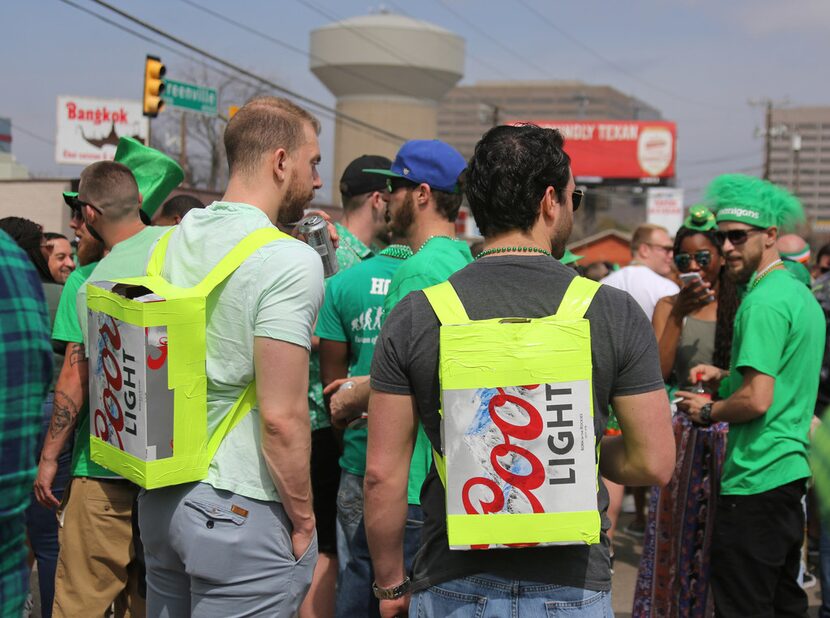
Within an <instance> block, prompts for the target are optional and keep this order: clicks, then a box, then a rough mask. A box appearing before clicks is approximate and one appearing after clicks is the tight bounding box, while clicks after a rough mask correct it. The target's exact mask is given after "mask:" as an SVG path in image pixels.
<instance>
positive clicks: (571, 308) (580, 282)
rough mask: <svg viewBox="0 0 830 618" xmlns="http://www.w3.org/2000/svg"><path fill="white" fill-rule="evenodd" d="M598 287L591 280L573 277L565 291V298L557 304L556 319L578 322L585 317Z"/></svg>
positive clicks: (597, 284)
mask: <svg viewBox="0 0 830 618" xmlns="http://www.w3.org/2000/svg"><path fill="white" fill-rule="evenodd" d="M599 286H600V284H599V283H597V282H596V281H592V280H591V279H587V278H585V277H574V279H573V281H571V284H570V285H569V286H568V289H567V290H565V297H564V298H563V299H562V302H561V303H560V304H559V309H558V310H557V312H556V317H557V318H563V319H566V320H568V319H570V320H578V319H581V318H583V317H585V312H586V311H588V307H589V306H590V305H591V301H592V300H594V295H595V294H596V293H597V290H599Z"/></svg>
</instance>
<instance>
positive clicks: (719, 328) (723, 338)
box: [674, 227, 741, 369]
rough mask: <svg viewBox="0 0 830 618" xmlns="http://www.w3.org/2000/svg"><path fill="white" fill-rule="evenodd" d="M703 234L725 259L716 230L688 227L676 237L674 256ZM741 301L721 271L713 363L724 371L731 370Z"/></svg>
mask: <svg viewBox="0 0 830 618" xmlns="http://www.w3.org/2000/svg"><path fill="white" fill-rule="evenodd" d="M697 234H701V235H702V236H704V237H705V238H706V239H707V240H708V241H709V242H710V243H712V244H713V245H714V246H715V248H717V250H718V254H719V255H720V256H721V257H723V245H722V244H721V242H720V241H719V240H718V237H717V234H715V230H708V231H705V232H701V231H700V230H694V229H692V228H688V227H681V228H680V229H679V230H677V235H676V236H675V237H674V254H675V255H677V254H678V253H680V245H681V244H682V242H683V240H684V239H686V238H690V237H691V236H695V235H697ZM740 302H741V300H740V297H739V296H738V289H737V288H736V287H735V282H734V281H733V280H732V278H731V277H730V276H729V275H728V274H727V272H726V267H723V268H721V269H720V275H718V314H717V319H716V324H715V352H714V354H713V355H712V363H713V364H714V365H715V366H716V367H721V368H722V369H728V368H729V361H730V358H731V356H732V331H733V327H734V325H735V314H736V313H737V312H738V305H739V304H740Z"/></svg>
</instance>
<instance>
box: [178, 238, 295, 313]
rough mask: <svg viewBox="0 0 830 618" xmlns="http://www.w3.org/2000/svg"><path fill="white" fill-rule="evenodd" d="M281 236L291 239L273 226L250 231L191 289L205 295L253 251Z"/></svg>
mask: <svg viewBox="0 0 830 618" xmlns="http://www.w3.org/2000/svg"><path fill="white" fill-rule="evenodd" d="M283 238H287V239H291V237H290V236H289V235H288V234H284V233H283V232H280V231H279V230H278V229H277V228H275V227H266V228H262V229H259V230H256V231H255V232H251V233H250V234H248V235H247V236H246V237H245V238H243V239H242V240H241V241H239V243H237V245H236V246H235V247H234V248H233V249H231V250H230V251H228V253H227V254H226V255H225V257H223V258H222V259H221V260H220V261H219V263H218V264H217V265H216V266H214V267H213V270H211V271H210V272H209V273H208V274H207V275H205V278H204V279H202V280H201V281H200V282H199V283H198V284H197V285H195V286H194V287H193V289H194V290H196V291H198V292H199V293H200V294H201V295H204V296H207V295H208V294H210V293H211V291H212V290H213V288H215V287H216V286H217V285H219V284H220V283H222V282H223V281H224V280H225V279H227V278H228V277H229V276H230V274H231V273H232V272H233V271H235V270H236V269H237V268H239V265H240V264H242V262H244V261H245V260H246V259H247V258H248V257H249V256H250V255H251V254H252V253H253V252H254V251H256V250H257V249H259V248H261V247H263V246H265V245H267V244H268V243H269V242H272V241H274V240H279V239H283ZM297 242H299V241H297Z"/></svg>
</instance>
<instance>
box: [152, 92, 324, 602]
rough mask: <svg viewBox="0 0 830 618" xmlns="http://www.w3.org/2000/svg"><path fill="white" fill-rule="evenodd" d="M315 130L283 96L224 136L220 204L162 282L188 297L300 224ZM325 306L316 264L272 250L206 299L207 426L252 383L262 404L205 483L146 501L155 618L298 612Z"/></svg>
mask: <svg viewBox="0 0 830 618" xmlns="http://www.w3.org/2000/svg"><path fill="white" fill-rule="evenodd" d="M319 128H320V125H319V123H318V122H317V120H316V119H315V118H314V117H313V116H312V115H311V114H309V113H308V112H307V111H305V110H304V109H302V108H300V107H298V106H297V105H295V104H293V103H291V102H290V101H288V100H286V99H279V98H276V97H258V98H255V99H252V100H251V101H249V102H248V103H247V104H246V105H245V106H244V107H242V108H241V109H240V110H239V111H238V112H237V113H236V114H235V115H234V117H233V118H232V119H231V120H230V122H229V123H228V126H227V128H226V129H225V134H224V142H225V150H226V153H227V159H228V167H229V180H228V187H227V190H226V191H225V195H224V196H223V198H222V199H221V200H220V201H218V202H214V203H213V204H211V205H210V206H208V207H207V208H205V209H203V210H193V211H191V212H190V213H188V215H187V217H185V218H184V220H183V221H182V223H181V224H180V225H179V226H178V227H177V228H176V229H175V231H174V232H173V233H172V234H171V236H170V240H169V245H168V248H167V253H166V256H165V260H164V267H163V269H162V276H163V277H164V278H165V279H166V280H167V281H169V282H170V283H172V284H173V285H177V286H182V287H191V286H194V285H196V284H197V283H199V282H200V281H201V280H202V279H203V278H204V277H205V275H207V273H208V272H209V271H210V270H211V269H213V268H214V267H215V266H216V264H217V263H218V262H219V261H220V260H221V259H222V258H223V257H224V256H225V255H226V254H227V253H228V252H229V251H231V250H232V249H233V248H234V247H236V246H237V245H238V244H239V243H240V242H241V241H242V240H243V239H244V238H246V237H247V236H248V235H249V234H251V233H252V232H255V231H257V230H260V229H263V228H268V227H270V226H273V225H276V224H281V225H283V226H288V225H290V224H292V223H294V222H296V221H297V220H298V219H300V218H301V217H302V215H303V210H304V208H305V207H306V205H307V204H308V203H309V202H310V201H311V200H312V198H313V197H314V191H315V190H316V189H319V188H320V187H321V186H322V182H321V180H320V176H319V174H318V173H317V165H318V164H319V162H320V149H319V145H318V142H317V133H318V131H319ZM322 301H323V266H322V262H321V260H320V256H319V255H318V254H317V253H316V252H315V251H314V250H313V249H312V248H310V247H309V246H308V245H306V244H305V243H302V242H299V241H297V240H294V239H290V238H283V239H280V240H275V241H273V242H270V243H268V244H266V245H264V246H263V247H262V248H260V249H258V250H257V251H255V252H254V253H253V254H252V255H251V256H250V257H248V258H247V259H246V260H245V261H244V262H243V263H242V264H241V265H240V266H239V268H238V269H236V270H235V271H234V272H233V273H232V274H231V275H230V276H229V277H228V278H227V279H226V280H225V281H224V283H223V284H222V285H221V286H220V287H218V288H217V290H216V292H215V293H214V294H212V295H211V296H210V297H209V299H208V301H207V302H208V307H209V309H208V314H207V316H208V318H207V333H206V340H207V364H206V368H207V422H208V428H209V431H211V430H213V429H215V428H216V427H217V425H219V423H220V422H221V420H222V419H223V418H225V417H226V416H227V415H228V414H229V413H230V412H231V410H232V408H233V405H234V402H235V401H236V400H237V399H238V397H239V395H240V394H241V393H242V392H243V390H244V389H245V388H246V387H247V386H248V385H249V384H250V383H251V382H252V381H253V379H254V376H255V375H256V398H257V405H256V406H255V407H253V409H252V410H251V411H250V412H249V413H248V414H247V415H246V416H244V418H242V420H241V421H240V422H239V423H238V424H237V425H236V426H235V427H234V428H233V429H232V430H231V431H230V432H229V433H228V434H227V436H226V437H225V438H224V439H223V441H222V443H221V445H220V446H219V449H218V451H217V452H216V455H215V456H214V458H213V460H212V462H211V464H210V466H209V469H208V474H207V477H206V478H205V479H204V480H203V481H201V482H194V483H186V484H182V485H174V486H170V487H163V488H160V489H152V490H149V491H147V492H146V493H143V494H142V495H141V497H140V498H139V525H140V528H141V536H142V541H143V543H144V549H145V557H146V561H147V607H148V613H149V614H150V615H152V616H191V615H193V616H241V615H245V616H292V615H294V613H295V612H296V611H297V609H298V607H299V605H300V603H301V601H302V599H303V597H304V596H305V594H306V592H307V591H308V588H309V585H310V584H311V579H312V573H313V570H314V565H315V563H316V561H317V540H316V534H315V519H314V511H313V509H312V494H311V481H310V470H309V458H310V450H311V439H310V434H311V432H310V426H309V413H308V399H307V397H308V359H309V350H310V349H311V336H312V328H313V325H314V320H315V318H316V316H317V312H318V310H319V308H320V305H321V303H322Z"/></svg>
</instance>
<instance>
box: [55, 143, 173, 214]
mask: <svg viewBox="0 0 830 618" xmlns="http://www.w3.org/2000/svg"><path fill="white" fill-rule="evenodd" d="M115 161H116V162H118V163H122V164H123V165H126V166H127V167H129V168H130V171H131V172H132V173H133V176H134V177H135V181H136V183H137V184H138V191H139V193H141V197H142V201H141V213H140V214H141V220H142V221H144V223H146V224H148V225H149V224H150V219H152V217H153V214H154V213H155V212H156V210H158V207H159V206H161V204H162V203H163V202H164V200H165V199H166V198H167V196H168V195H170V192H171V191H172V190H173V189H175V188H176V187H178V186H179V184H180V183H181V182H182V180H184V172H183V171H182V168H181V167H180V166H179V164H178V163H177V162H176V161H175V160H173V159H171V158H170V157H168V156H167V155H166V154H164V153H163V152H161V151H160V150H156V149H155V148H150V147H149V146H145V145H144V144H142V143H141V142H139V141H138V140H136V139H133V138H132V137H122V138H121V139H119V140H118V148H117V149H116V151H115ZM76 197H78V194H77V193H76V192H74V191H64V193H63V200H64V202H66V204H67V205H68V206H70V207H73V206H74V205H75V198H76Z"/></svg>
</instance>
